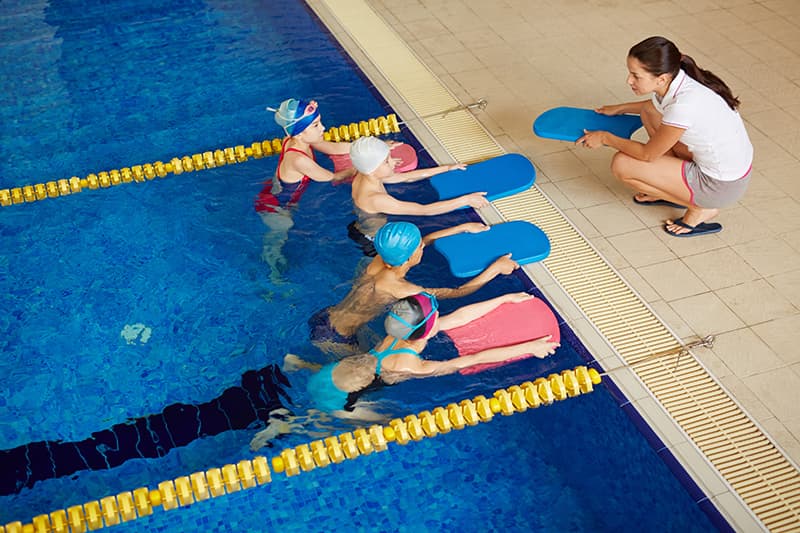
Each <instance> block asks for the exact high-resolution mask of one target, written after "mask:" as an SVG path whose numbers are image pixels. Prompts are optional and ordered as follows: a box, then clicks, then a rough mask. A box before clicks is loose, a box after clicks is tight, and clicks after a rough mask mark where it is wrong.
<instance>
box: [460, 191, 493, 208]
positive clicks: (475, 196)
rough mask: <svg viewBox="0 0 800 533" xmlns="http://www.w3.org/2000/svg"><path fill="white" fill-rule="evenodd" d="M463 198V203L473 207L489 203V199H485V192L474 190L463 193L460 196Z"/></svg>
mask: <svg viewBox="0 0 800 533" xmlns="http://www.w3.org/2000/svg"><path fill="white" fill-rule="evenodd" d="M461 199H462V200H464V205H468V206H469V207H472V208H473V209H481V208H482V207H486V206H488V205H489V200H487V199H486V193H485V192H474V193H472V194H465V195H464V196H462V197H461Z"/></svg>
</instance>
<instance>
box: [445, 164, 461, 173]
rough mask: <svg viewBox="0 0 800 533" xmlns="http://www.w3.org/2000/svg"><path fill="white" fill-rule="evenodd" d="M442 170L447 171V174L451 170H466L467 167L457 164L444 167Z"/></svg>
mask: <svg viewBox="0 0 800 533" xmlns="http://www.w3.org/2000/svg"><path fill="white" fill-rule="evenodd" d="M442 168H443V169H445V171H446V172H449V171H451V170H466V169H467V165H465V164H464V163H456V164H453V165H442Z"/></svg>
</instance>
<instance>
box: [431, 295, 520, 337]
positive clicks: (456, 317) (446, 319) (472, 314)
mask: <svg viewBox="0 0 800 533" xmlns="http://www.w3.org/2000/svg"><path fill="white" fill-rule="evenodd" d="M531 298H533V296H532V295H530V294H528V293H526V292H512V293H510V294H503V295H502V296H498V297H497V298H492V299H490V300H486V301H483V302H478V303H474V304H471V305H465V306H464V307H461V308H459V309H456V310H455V311H453V312H452V313H450V314H448V315H444V316H440V317H439V329H440V330H442V331H447V330H448V329H454V328H457V327H460V326H463V325H465V324H469V323H470V322H472V321H473V320H477V319H479V318H480V317H482V316H484V315H487V314H489V313H491V312H492V311H494V310H495V309H497V308H498V307H500V306H501V305H503V304H506V303H519V302H524V301H525V300H530V299H531Z"/></svg>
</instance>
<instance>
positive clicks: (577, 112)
mask: <svg viewBox="0 0 800 533" xmlns="http://www.w3.org/2000/svg"><path fill="white" fill-rule="evenodd" d="M641 127H642V119H640V118H639V115H613V116H608V115H601V114H600V113H597V112H595V111H594V110H592V109H580V108H578V107H556V108H553V109H550V110H548V111H545V112H544V113H542V114H541V115H539V116H538V117H537V118H536V120H535V121H534V122H533V133H535V134H536V135H538V136H539V137H545V138H547V139H557V140H559V141H571V142H575V141H577V140H578V139H580V138H581V137H582V136H583V130H587V131H598V130H602V131H608V132H610V133H613V134H614V135H616V136H617V137H622V138H624V139H630V137H631V135H633V132H635V131H636V130H638V129H639V128H641Z"/></svg>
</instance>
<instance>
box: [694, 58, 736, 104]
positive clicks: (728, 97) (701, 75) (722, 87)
mask: <svg viewBox="0 0 800 533" xmlns="http://www.w3.org/2000/svg"><path fill="white" fill-rule="evenodd" d="M681 68H682V69H683V70H684V71H685V72H686V74H688V75H689V76H691V77H692V78H694V79H695V80H697V81H698V82H699V83H702V84H703V85H705V86H706V87H708V88H709V89H711V90H712V91H714V92H715V93H717V94H718V95H720V96H721V97H722V99H723V100H725V103H726V104H728V106H729V107H730V108H731V109H733V110H734V111H736V109H738V108H739V104H740V103H741V102H739V98H737V97H736V96H734V95H733V92H732V91H731V89H730V87H728V86H727V85H726V84H725V82H724V81H722V80H721V79H720V78H719V76H717V75H716V74H714V73H713V72H711V71H710V70H703V69H701V68H700V67H698V66H697V63H695V62H694V59H692V58H691V57H690V56H687V55H685V54H683V55H681Z"/></svg>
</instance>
